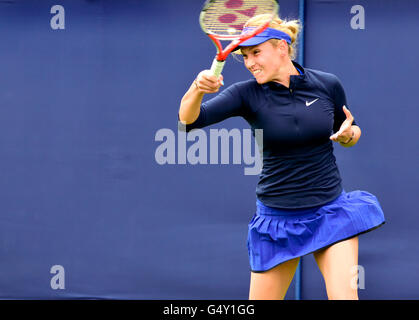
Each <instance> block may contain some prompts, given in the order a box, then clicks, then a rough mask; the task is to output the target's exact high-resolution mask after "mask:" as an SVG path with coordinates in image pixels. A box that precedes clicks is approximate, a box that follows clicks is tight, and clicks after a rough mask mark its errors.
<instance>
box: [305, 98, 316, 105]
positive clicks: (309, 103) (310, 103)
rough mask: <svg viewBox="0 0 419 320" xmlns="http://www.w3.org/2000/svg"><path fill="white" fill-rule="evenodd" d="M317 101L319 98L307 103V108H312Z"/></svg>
mask: <svg viewBox="0 0 419 320" xmlns="http://www.w3.org/2000/svg"><path fill="white" fill-rule="evenodd" d="M317 100H319V98H317V99H314V100H313V101H311V102H308V101H306V106H307V107H309V106H311V105H312V104H313V103H314V102H316V101H317Z"/></svg>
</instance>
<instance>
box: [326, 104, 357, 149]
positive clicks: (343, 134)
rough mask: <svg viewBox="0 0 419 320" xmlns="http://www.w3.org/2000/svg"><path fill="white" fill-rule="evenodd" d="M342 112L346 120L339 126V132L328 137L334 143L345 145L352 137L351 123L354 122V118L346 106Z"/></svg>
mask: <svg viewBox="0 0 419 320" xmlns="http://www.w3.org/2000/svg"><path fill="white" fill-rule="evenodd" d="M343 112H344V113H345V115H346V120H345V121H344V122H343V123H342V125H341V126H340V129H339V131H338V132H336V133H335V134H332V135H331V136H330V140H333V141H335V142H342V143H346V142H348V141H349V140H350V139H351V137H352V133H353V129H352V122H354V117H353V116H352V114H351V112H350V111H349V110H348V109H347V108H346V106H343Z"/></svg>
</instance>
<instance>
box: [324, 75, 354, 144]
mask: <svg viewBox="0 0 419 320" xmlns="http://www.w3.org/2000/svg"><path fill="white" fill-rule="evenodd" d="M330 80H331V87H332V88H333V89H332V98H333V100H334V102H335V117H334V125H333V134H332V135H331V136H330V140H332V141H335V142H338V143H339V144H340V145H341V146H343V147H352V146H354V145H355V144H356V143H357V142H358V140H359V138H360V137H361V128H360V127H359V126H358V124H357V123H356V122H355V120H354V116H353V115H352V113H351V112H350V111H349V109H348V108H347V107H346V105H347V102H346V95H345V90H344V89H343V86H342V84H341V82H340V80H339V79H338V78H337V77H336V76H332V77H331V79H330Z"/></svg>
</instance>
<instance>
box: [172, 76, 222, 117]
mask: <svg viewBox="0 0 419 320" xmlns="http://www.w3.org/2000/svg"><path fill="white" fill-rule="evenodd" d="M222 84H223V76H222V75H221V76H220V77H219V78H217V77H216V76H214V75H213V74H212V72H211V71H210V70H204V71H202V72H200V73H199V74H198V76H197V77H196V79H195V80H194V82H193V83H192V84H191V86H190V87H189V89H188V91H187V92H186V93H185V95H184V96H183V98H182V100H181V102H180V108H179V121H180V122H182V123H183V124H190V123H193V122H194V121H195V120H196V119H198V116H199V112H200V110H201V103H202V98H203V97H204V95H205V94H207V93H216V92H218V90H219V89H220V87H221V85H222Z"/></svg>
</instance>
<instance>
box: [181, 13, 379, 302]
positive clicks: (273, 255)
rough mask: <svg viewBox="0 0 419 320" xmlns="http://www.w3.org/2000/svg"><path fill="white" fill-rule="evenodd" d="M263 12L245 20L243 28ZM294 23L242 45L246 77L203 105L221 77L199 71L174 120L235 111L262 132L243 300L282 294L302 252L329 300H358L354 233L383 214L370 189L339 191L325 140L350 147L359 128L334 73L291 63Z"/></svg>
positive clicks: (281, 23) (195, 122)
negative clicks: (247, 286)
mask: <svg viewBox="0 0 419 320" xmlns="http://www.w3.org/2000/svg"><path fill="white" fill-rule="evenodd" d="M265 18H266V17H265V16H264V15H260V16H256V17H253V18H252V19H250V20H249V21H248V22H247V24H246V25H245V28H244V32H246V31H248V30H249V28H252V27H253V28H254V27H256V26H259V25H261V24H262V23H263V22H264V21H265ZM299 29H300V25H299V22H298V21H297V20H292V21H286V20H281V19H280V18H279V17H278V18H276V19H275V20H273V21H272V22H271V23H270V25H269V28H268V29H266V30H265V31H263V32H262V33H260V34H259V35H257V36H255V37H253V38H251V39H249V40H247V41H245V42H244V43H242V44H241V45H240V49H239V50H240V52H241V54H242V55H243V59H244V64H245V66H246V68H247V69H248V70H249V71H250V72H251V74H252V75H253V78H254V79H253V78H252V79H251V80H247V81H243V82H238V83H236V84H233V85H232V86H230V87H228V88H226V89H225V90H223V91H222V92H221V93H220V94H218V95H217V96H215V97H214V98H212V99H210V100H208V101H207V102H205V103H202V98H203V96H204V95H205V94H209V93H216V92H217V91H218V90H219V88H220V86H221V85H222V84H223V77H222V76H220V77H219V78H217V77H215V76H213V75H212V73H211V72H210V71H209V70H204V71H202V72H200V73H199V74H198V76H197V77H196V79H195V80H194V81H193V83H192V85H191V86H190V88H189V90H188V91H187V92H186V93H185V95H184V97H183V98H182V101H181V105H180V109H179V120H180V122H182V123H183V124H185V125H186V131H190V130H192V129H194V128H202V127H205V126H208V125H211V124H214V123H217V122H220V121H222V120H224V119H226V118H229V117H234V116H241V117H243V118H244V119H245V120H246V121H247V122H248V123H249V124H250V126H251V128H252V130H254V129H263V169H262V172H261V174H260V179H259V182H258V185H257V188H256V213H255V215H254V216H253V218H252V220H251V221H250V223H249V230H248V240H247V246H248V253H249V260H250V268H251V278H250V290H249V299H264V300H267V299H283V298H284V297H285V294H286V292H287V289H288V287H289V285H290V283H291V280H292V278H293V276H294V273H295V270H296V268H297V265H298V262H299V259H300V257H301V256H304V255H306V254H309V253H313V255H314V258H315V260H316V262H317V264H318V266H319V269H320V271H321V273H322V275H323V277H324V280H325V285H326V291H327V295H328V298H329V299H345V300H349V299H358V290H357V285H356V280H357V278H356V277H357V274H356V272H354V270H355V271H356V270H357V266H358V235H360V234H362V233H365V232H368V231H371V230H373V229H375V228H377V227H379V226H381V225H382V224H384V223H385V218H384V214H383V211H382V209H381V207H380V204H379V202H378V200H377V198H376V197H375V196H374V195H372V194H370V193H368V192H365V191H359V190H358V191H352V192H345V190H343V188H342V180H341V177H340V173H339V170H338V167H337V165H336V159H335V156H334V155H333V142H336V143H338V144H339V145H341V146H343V147H352V146H354V145H355V144H356V143H357V142H358V140H359V138H360V136H361V129H360V128H359V126H358V125H357V124H356V123H355V121H354V117H353V115H352V113H351V112H350V111H349V109H348V108H347V102H346V97H345V93H344V89H343V87H342V85H341V83H340V81H339V79H338V78H337V77H336V76H335V75H333V74H330V73H326V72H322V71H318V70H313V69H308V68H303V67H302V66H300V65H299V64H297V63H296V62H294V61H293V60H292V59H293V57H294V53H295V48H294V47H295V42H296V39H297V36H298V32H299ZM354 283H355V285H354Z"/></svg>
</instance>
